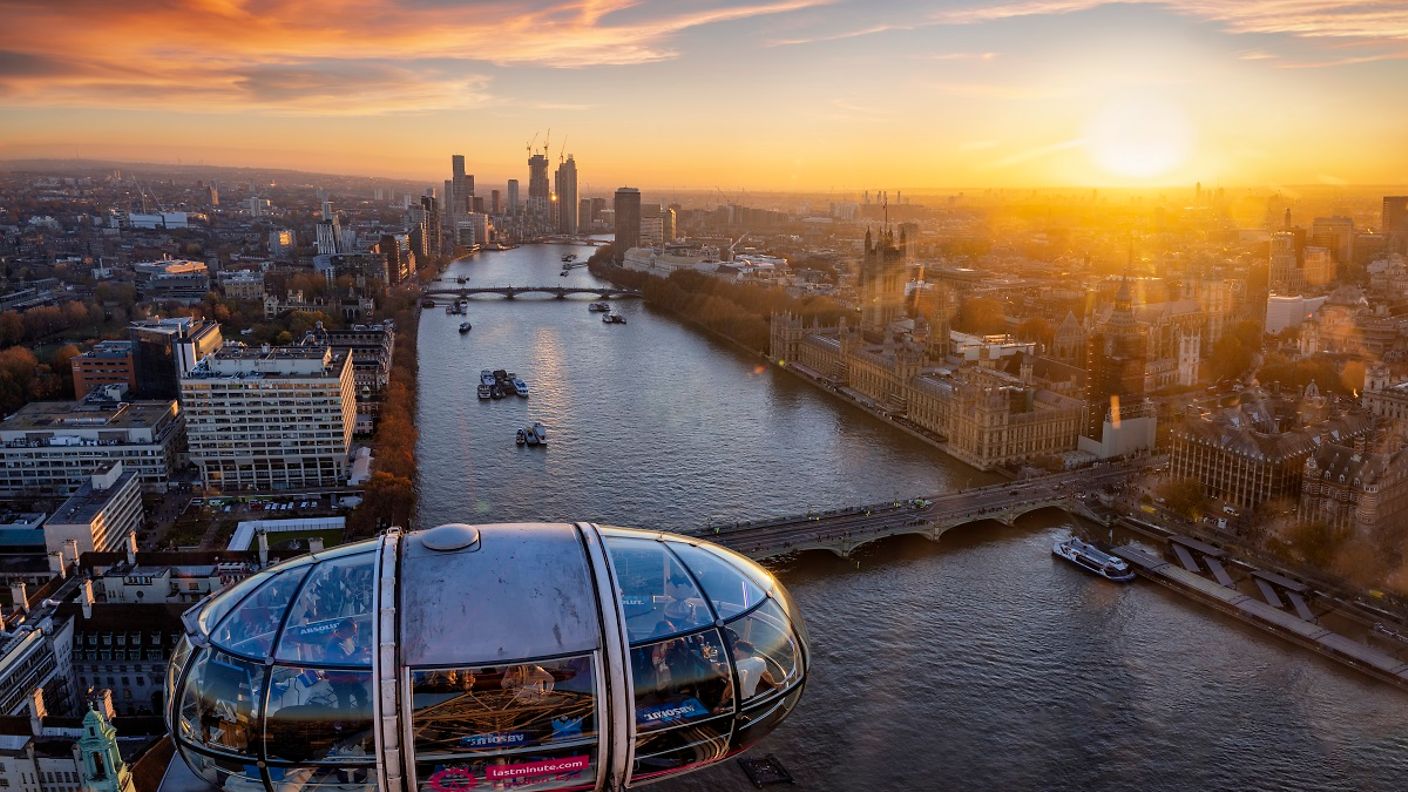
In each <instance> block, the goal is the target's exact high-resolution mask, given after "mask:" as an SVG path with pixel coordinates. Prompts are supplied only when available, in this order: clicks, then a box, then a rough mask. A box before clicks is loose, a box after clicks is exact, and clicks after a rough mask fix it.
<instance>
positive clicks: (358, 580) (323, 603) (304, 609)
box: [274, 553, 376, 667]
mask: <svg viewBox="0 0 1408 792" xmlns="http://www.w3.org/2000/svg"><path fill="white" fill-rule="evenodd" d="M375 562H376V556H375V554H373V553H360V554H357V555H349V556H344V557H342V558H337V559H335V560H332V561H324V562H322V563H320V564H318V565H317V566H314V567H313V571H312V572H309V573H308V578H307V580H305V581H304V582H303V588H302V589H301V590H300V591H299V592H298V599H297V600H296V601H295V602H294V604H293V606H292V607H291V608H289V612H288V620H287V621H286V623H285V624H284V630H283V636H282V637H281V638H280V639H279V648H278V651H277V652H275V654H274V656H275V657H276V658H278V659H279V660H291V661H301V662H304V663H327V664H329V665H340V666H349V665H350V666H362V667H370V666H371V663H372V629H371V628H372V625H371V610H372V588H373V586H372V576H373V574H374V572H375Z"/></svg>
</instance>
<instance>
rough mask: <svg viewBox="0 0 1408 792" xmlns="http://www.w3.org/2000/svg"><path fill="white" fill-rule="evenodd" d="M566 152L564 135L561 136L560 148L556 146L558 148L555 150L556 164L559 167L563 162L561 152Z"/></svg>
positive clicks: (565, 137)
mask: <svg viewBox="0 0 1408 792" xmlns="http://www.w3.org/2000/svg"><path fill="white" fill-rule="evenodd" d="M566 150H567V136H566V135H563V136H562V145H561V146H558V148H557V163H558V164H559V165H561V164H562V163H563V162H564V161H565V160H563V159H562V152H564V151H566Z"/></svg>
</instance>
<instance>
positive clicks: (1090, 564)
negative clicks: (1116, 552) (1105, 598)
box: [1051, 537, 1134, 583]
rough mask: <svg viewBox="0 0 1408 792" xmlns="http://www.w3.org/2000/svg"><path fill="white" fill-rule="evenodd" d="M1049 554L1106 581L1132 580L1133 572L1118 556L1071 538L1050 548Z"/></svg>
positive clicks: (1120, 581) (1125, 581)
mask: <svg viewBox="0 0 1408 792" xmlns="http://www.w3.org/2000/svg"><path fill="white" fill-rule="evenodd" d="M1051 553H1052V554H1053V555H1056V556H1058V557H1060V558H1064V559H1066V560H1067V561H1070V562H1071V563H1072V564H1075V565H1076V566H1078V567H1080V568H1081V569H1084V570H1085V571H1087V572H1090V573H1092V574H1095V575H1099V576H1100V577H1102V578H1105V579H1106V580H1113V581H1115V582H1117V583H1127V582H1129V581H1131V580H1134V570H1133V569H1131V568H1130V566H1129V564H1128V563H1127V562H1126V561H1125V560H1124V559H1123V558H1119V557H1118V556H1113V555H1110V554H1109V553H1106V552H1105V551H1103V550H1101V549H1100V548H1098V547H1096V546H1095V545H1093V544H1091V543H1089V542H1086V541H1082V540H1080V539H1077V538H1075V537H1071V538H1070V539H1064V540H1061V541H1058V542H1056V543H1055V544H1053V545H1052V546H1051Z"/></svg>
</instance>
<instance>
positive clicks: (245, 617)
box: [210, 567, 307, 658]
mask: <svg viewBox="0 0 1408 792" xmlns="http://www.w3.org/2000/svg"><path fill="white" fill-rule="evenodd" d="M305 572H307V567H299V568H297V569H289V570H285V571H282V572H279V573H277V574H275V575H273V576H272V577H267V578H265V579H264V580H263V581H261V583H260V586H259V588H258V589H256V590H254V592H253V593H252V594H250V595H249V596H248V597H246V598H245V599H244V601H243V602H241V603H240V604H239V607H237V608H235V609H234V610H233V611H232V612H231V613H230V614H229V615H228V616H227V617H226V618H225V619H224V621H222V622H220V624H219V626H217V627H216V628H215V631H214V632H213V633H212V634H211V636H210V640H211V642H212V643H214V644H215V645H216V646H218V647H220V648H221V649H224V650H225V651H227V652H231V653H234V654H238V655H243V656H245V657H260V658H262V657H267V656H268V655H269V650H270V649H271V648H273V646H274V636H276V635H277V634H278V631H279V625H280V624H281V623H282V622H283V620H284V613H285V612H286V611H287V610H288V604H289V602H290V601H291V600H292V599H293V595H294V593H295V592H297V591H298V584H299V582H301V581H302V580H303V575H304V573H305Z"/></svg>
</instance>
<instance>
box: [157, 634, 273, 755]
mask: <svg viewBox="0 0 1408 792" xmlns="http://www.w3.org/2000/svg"><path fill="white" fill-rule="evenodd" d="M263 694H264V668H263V666H258V665H255V664H253V663H251V662H249V661H248V660H242V659H240V658H238V657H235V656H233V655H229V654H226V653H224V652H221V651H219V650H206V651H204V652H203V653H202V654H200V655H199V656H198V657H197V658H196V659H195V660H194V661H193V664H192V666H191V670H190V672H189V673H188V674H187V676H186V685H185V689H184V692H183V694H182V697H181V708H180V713H179V717H178V721H179V722H178V727H179V734H180V735H181V736H182V737H183V738H185V739H186V740H187V741H189V742H191V743H193V744H195V745H199V746H203V747H206V748H209V749H211V750H214V751H228V752H231V753H238V754H251V753H253V754H257V752H258V750H259V746H258V737H257V735H258V731H259V707H260V704H261V701H262V698H263Z"/></svg>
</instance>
